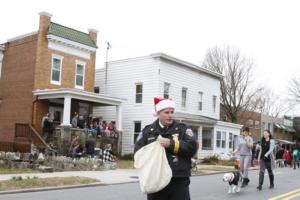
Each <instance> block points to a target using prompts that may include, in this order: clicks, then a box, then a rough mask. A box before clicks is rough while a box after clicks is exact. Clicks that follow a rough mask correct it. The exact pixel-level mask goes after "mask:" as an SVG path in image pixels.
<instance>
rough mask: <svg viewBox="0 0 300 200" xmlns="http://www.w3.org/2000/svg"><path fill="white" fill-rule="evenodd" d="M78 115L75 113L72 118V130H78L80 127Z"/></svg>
mask: <svg viewBox="0 0 300 200" xmlns="http://www.w3.org/2000/svg"><path fill="white" fill-rule="evenodd" d="M77 123H78V114H77V113H76V112H75V113H74V117H73V118H72V128H77V127H78V125H77Z"/></svg>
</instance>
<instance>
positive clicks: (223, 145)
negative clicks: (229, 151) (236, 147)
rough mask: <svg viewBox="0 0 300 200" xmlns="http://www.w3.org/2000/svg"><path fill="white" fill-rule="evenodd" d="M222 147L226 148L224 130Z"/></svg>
mask: <svg viewBox="0 0 300 200" xmlns="http://www.w3.org/2000/svg"><path fill="white" fill-rule="evenodd" d="M222 148H226V132H222Z"/></svg>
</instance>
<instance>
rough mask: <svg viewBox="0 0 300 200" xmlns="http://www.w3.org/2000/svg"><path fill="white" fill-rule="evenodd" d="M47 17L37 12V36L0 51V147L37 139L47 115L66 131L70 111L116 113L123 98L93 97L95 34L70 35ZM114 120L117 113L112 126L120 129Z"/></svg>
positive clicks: (10, 42) (73, 32)
mask: <svg viewBox="0 0 300 200" xmlns="http://www.w3.org/2000/svg"><path fill="white" fill-rule="evenodd" d="M51 17H52V15H51V14H49V13H46V12H42V13H40V20H39V29H38V31H36V32H33V33H30V34H26V35H23V36H19V37H16V38H12V39H9V40H8V41H7V42H6V43H4V44H2V45H1V46H0V61H1V62H0V141H1V142H16V140H17V139H18V137H19V138H22V137H23V138H24V137H25V138H26V137H29V135H28V134H29V132H30V134H35V135H41V134H42V128H41V120H42V117H43V115H44V114H45V113H47V112H49V113H50V115H51V116H52V117H53V118H54V122H55V123H56V124H57V125H58V126H61V127H64V126H67V127H69V126H70V121H71V118H72V114H71V113H74V112H77V113H79V114H80V115H83V116H89V115H91V112H92V110H93V106H115V107H116V109H117V110H121V103H122V102H123V101H124V100H123V99H119V98H113V97H109V96H104V95H100V94H96V93H94V78H95V59H96V50H97V31H96V30H94V29H89V32H88V33H85V32H81V31H78V30H74V29H72V28H69V27H66V26H62V25H60V24H57V23H54V22H51ZM120 120H121V112H119V114H117V118H116V119H115V121H117V126H118V128H119V129H122V127H121V126H120V125H121V124H120V123H118V121H120ZM28 127H29V128H30V131H29V132H28V131H27V132H26V131H25V132H24V130H23V129H24V128H25V129H28ZM22 130H23V133H21V132H22ZM22 134H23V135H22ZM26 134H27V135H26Z"/></svg>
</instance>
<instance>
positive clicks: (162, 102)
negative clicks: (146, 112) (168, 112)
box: [154, 97, 175, 114]
mask: <svg viewBox="0 0 300 200" xmlns="http://www.w3.org/2000/svg"><path fill="white" fill-rule="evenodd" d="M166 108H173V109H175V102H174V101H173V100H172V99H164V98H158V97H154V114H157V113H158V112H159V111H161V110H163V109H166Z"/></svg>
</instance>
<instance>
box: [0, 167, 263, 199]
mask: <svg viewBox="0 0 300 200" xmlns="http://www.w3.org/2000/svg"><path fill="white" fill-rule="evenodd" d="M255 169H258V167H251V168H250V170H255ZM229 171H234V168H233V167H232V166H221V165H198V166H197V173H193V175H195V176H204V175H212V174H221V173H225V172H229ZM14 176H22V178H27V177H31V178H32V177H38V178H52V177H70V176H79V177H88V178H94V179H97V180H98V181H99V182H96V183H92V184H85V185H71V186H62V187H48V188H32V189H21V190H14V191H3V192H1V191H0V194H13V193H20V192H36V191H45V190H59V189H66V188H79V187H91V186H99V185H111V184H124V183H133V182H138V175H137V171H136V170H135V169H116V170H106V171H68V172H53V173H25V174H2V175H0V181H5V180H11V179H12V177H14Z"/></svg>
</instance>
